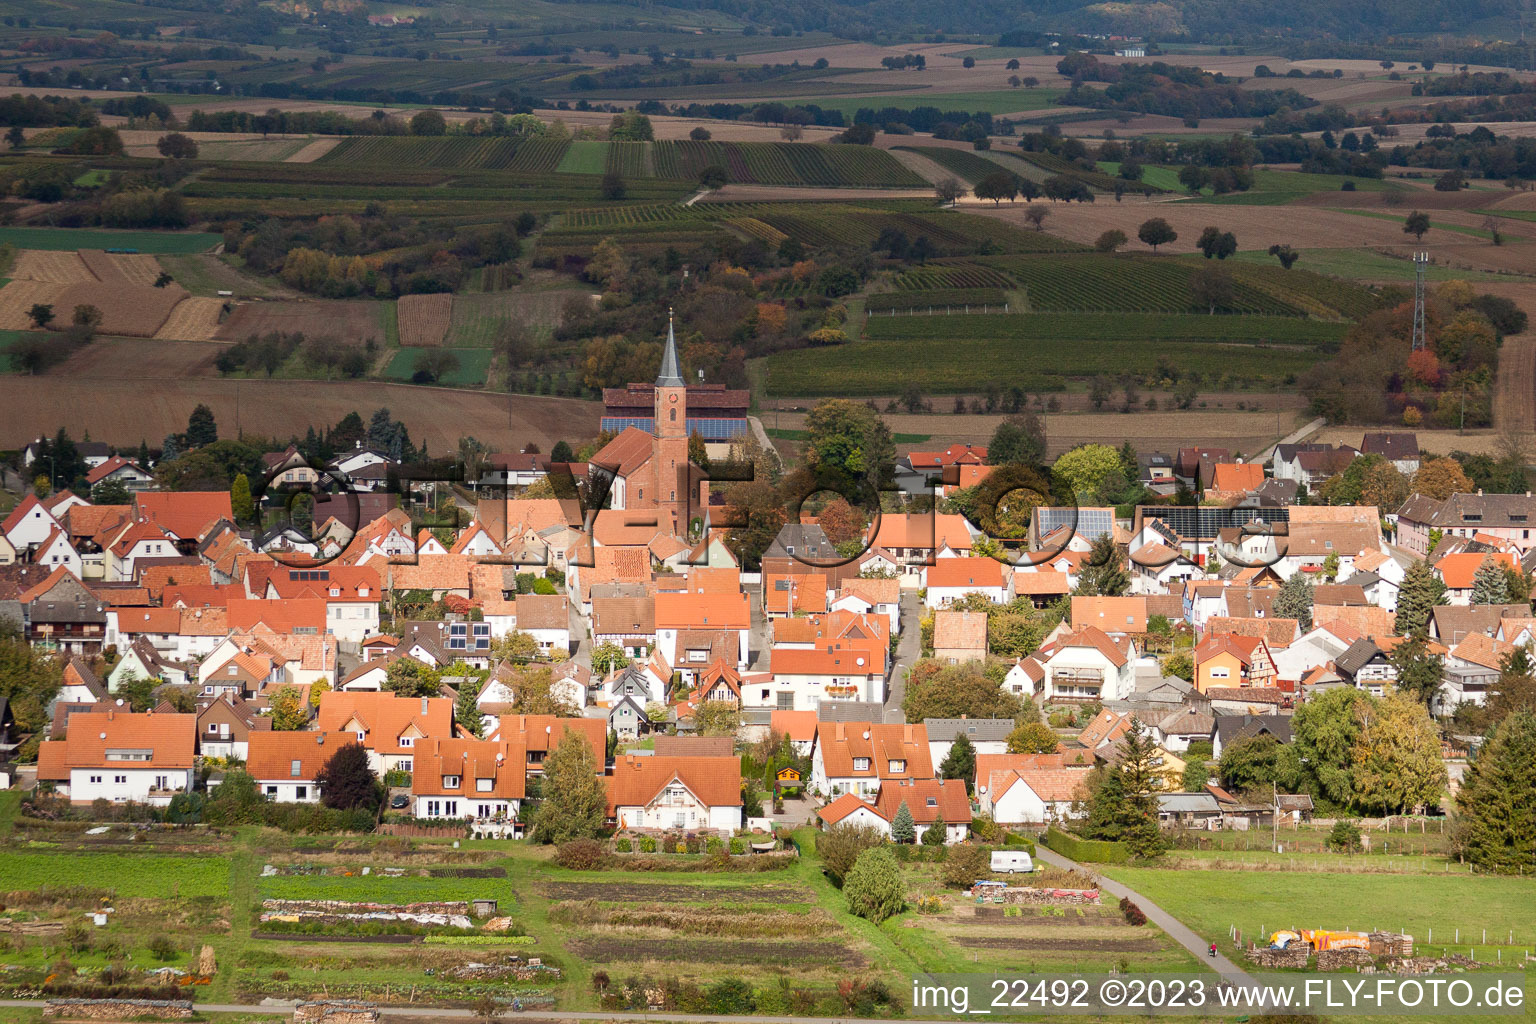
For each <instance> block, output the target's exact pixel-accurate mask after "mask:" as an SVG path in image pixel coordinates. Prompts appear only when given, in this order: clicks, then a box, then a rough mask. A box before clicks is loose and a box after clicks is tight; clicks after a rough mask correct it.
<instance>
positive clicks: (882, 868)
mask: <svg viewBox="0 0 1536 1024" xmlns="http://www.w3.org/2000/svg"><path fill="white" fill-rule="evenodd" d="M843 895H844V896H845V897H847V899H848V912H849V913H850V914H852V915H854V916H855V917H862V918H864V919H865V920H867V921H870V922H873V923H874V924H879V923H880V922H881V921H884V920H885V919H886V918H888V917H895V916H896V915H897V914H899V913H901V912H902V910H903V909H905V908H906V905H907V893H906V886H905V885H903V884H902V881H901V865H899V864H897V863H896V858H895V856H894V855H893V854H892V853H891V851H890V850H887V849H884V848H881V847H877V848H875V849H872V850H865V851H864V852H863V853H861V854H859V859H858V860H857V861H855V862H854V864H853V870H852V871H850V872H848V877H847V878H846V879H845V880H844V882H843Z"/></svg>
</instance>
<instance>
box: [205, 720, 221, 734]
mask: <svg viewBox="0 0 1536 1024" xmlns="http://www.w3.org/2000/svg"><path fill="white" fill-rule="evenodd" d="M218 731H219V725H218V723H217V722H209V723H208V735H210V736H212V735H214V734H215V733H217V732H218Z"/></svg>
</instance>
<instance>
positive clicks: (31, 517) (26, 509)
mask: <svg viewBox="0 0 1536 1024" xmlns="http://www.w3.org/2000/svg"><path fill="white" fill-rule="evenodd" d="M55 532H58V533H63V534H65V536H68V533H67V531H65V529H64V525H63V524H62V523H61V522H59V520H58V519H57V518H55V516H54V514H53V513H52V512H50V511H49V510H48V506H46V505H44V504H43V502H42V501H40V500H39V499H38V497H37V495H35V494H28V495H26V496H25V497H24V498H22V499H21V501H19V502H17V504H16V507H15V508H13V509H11V513H10V515H8V516H6V517H5V520H4V521H3V522H0V533H3V534H4V535H5V539H6V541H7V542H8V544H9V547H10V548H11V551H12V552H13V557H14V558H19V559H22V560H24V561H25V560H28V559H27V558H26V556H28V555H29V554H30V552H31V551H32V549H33V548H34V547H36V546H37V545H39V544H41V543H43V541H45V540H47V539H48V538H49V537H50V536H51V535H52V534H54V533H55Z"/></svg>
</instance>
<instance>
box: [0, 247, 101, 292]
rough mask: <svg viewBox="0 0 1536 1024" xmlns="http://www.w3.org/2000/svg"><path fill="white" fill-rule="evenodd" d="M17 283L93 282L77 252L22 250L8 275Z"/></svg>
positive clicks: (93, 275) (94, 276)
mask: <svg viewBox="0 0 1536 1024" xmlns="http://www.w3.org/2000/svg"><path fill="white" fill-rule="evenodd" d="M8 276H9V277H10V278H12V279H13V280H17V281H42V282H45V283H47V284H75V283H76V282H79V281H94V280H96V275H95V274H93V273H91V270H90V268H89V267H87V266H86V265H85V260H83V259H81V258H80V254H79V253H78V252H68V251H64V250H49V249H22V250H20V251H19V252H17V253H16V259H15V261H14V262H13V263H12V264H11V269H10V272H9V274H8Z"/></svg>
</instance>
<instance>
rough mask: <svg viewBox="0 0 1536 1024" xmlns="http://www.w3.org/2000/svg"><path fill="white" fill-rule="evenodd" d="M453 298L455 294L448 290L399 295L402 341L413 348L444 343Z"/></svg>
mask: <svg viewBox="0 0 1536 1024" xmlns="http://www.w3.org/2000/svg"><path fill="white" fill-rule="evenodd" d="M453 302H454V299H453V295H452V294H449V293H447V292H438V293H434V294H431V295H402V296H400V298H399V299H397V300H396V301H395V314H396V317H397V318H398V323H399V331H400V344H401V345H402V346H405V347H411V348H422V347H432V348H435V347H436V346H438V345H441V344H442V343H443V338H444V337H446V336H447V334H448V324H449V321H450V320H451V319H452V317H453Z"/></svg>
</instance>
